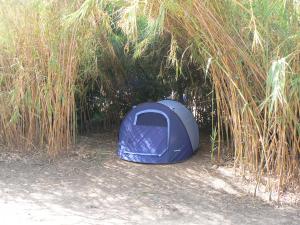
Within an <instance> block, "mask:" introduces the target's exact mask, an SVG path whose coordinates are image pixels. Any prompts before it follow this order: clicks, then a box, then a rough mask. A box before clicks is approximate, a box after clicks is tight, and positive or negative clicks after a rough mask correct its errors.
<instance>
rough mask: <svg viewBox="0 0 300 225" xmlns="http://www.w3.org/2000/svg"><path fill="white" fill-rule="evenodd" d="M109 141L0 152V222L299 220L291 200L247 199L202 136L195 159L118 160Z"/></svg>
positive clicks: (105, 137)
mask: <svg viewBox="0 0 300 225" xmlns="http://www.w3.org/2000/svg"><path fill="white" fill-rule="evenodd" d="M115 140H116V138H115V137H114V136H112V135H111V134H108V133H101V134H94V135H92V136H89V137H81V138H80V141H79V144H78V146H77V147H76V148H74V150H73V151H71V152H70V153H69V155H68V156H64V157H61V158H59V159H55V160H49V158H48V157H47V156H46V155H44V154H40V153H39V154H26V155H22V154H20V153H11V152H7V151H4V150H3V151H0V220H1V221H0V223H1V224H3V225H11V224H18V225H19V224H22V225H29V224H30V225H35V224H41V225H46V224H49V225H77V224H83V225H88V224H93V225H96V224H122V225H123V224H124V225H126V224H147V225H148V224H205V225H210V224H244V225H246V224H264V225H265V224H289V225H290V224H297V225H298V224H300V208H299V207H297V202H293V204H292V205H290V206H287V205H286V204H285V205H281V206H278V205H276V204H274V203H270V202H267V201H264V200H262V199H261V198H259V197H257V198H253V197H252V195H251V194H250V193H249V190H250V189H249V188H248V189H247V187H248V185H247V184H246V185H242V183H241V182H239V181H238V180H239V178H236V177H235V176H234V174H233V172H232V171H233V170H232V169H230V168H226V167H219V168H216V167H214V166H213V165H212V164H211V161H210V154H209V144H208V138H202V142H201V147H200V151H199V152H198V153H197V154H196V155H195V156H194V157H193V158H191V159H190V160H187V161H185V162H183V163H179V164H172V165H143V164H137V163H130V162H126V161H121V160H119V159H118V158H117V156H116V147H117V145H116V141H115ZM249 187H251V185H249ZM262 196H263V195H262Z"/></svg>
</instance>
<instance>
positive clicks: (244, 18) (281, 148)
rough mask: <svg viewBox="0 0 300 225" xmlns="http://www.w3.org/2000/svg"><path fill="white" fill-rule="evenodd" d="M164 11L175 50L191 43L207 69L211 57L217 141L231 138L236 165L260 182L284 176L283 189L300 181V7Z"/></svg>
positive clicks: (197, 4) (211, 6) (201, 6)
mask: <svg viewBox="0 0 300 225" xmlns="http://www.w3.org/2000/svg"><path fill="white" fill-rule="evenodd" d="M156 3H157V2H156ZM160 4H164V5H165V7H166V11H167V12H168V14H167V16H166V20H165V25H166V29H167V31H168V32H171V33H172V34H173V36H174V37H175V38H176V39H177V40H179V41H178V43H183V47H185V46H187V44H190V43H191V44H192V46H193V48H194V50H193V51H191V53H190V54H191V55H192V56H193V57H194V58H195V60H197V62H198V63H199V64H200V65H202V66H203V68H205V62H207V60H208V59H210V58H212V63H211V65H210V70H209V72H210V77H211V80H212V82H213V85H214V92H215V95H216V102H217V108H218V118H219V120H218V121H219V123H218V125H217V128H218V137H219V138H221V137H222V136H225V134H224V133H223V132H224V131H227V132H230V136H231V137H232V142H233V146H234V150H235V165H236V166H237V167H241V168H247V169H249V170H251V171H253V172H254V173H255V174H257V180H258V181H259V180H260V177H261V175H262V174H268V175H269V177H272V176H274V175H275V177H279V181H278V183H277V184H278V187H280V188H281V187H283V186H286V185H289V184H290V182H292V181H295V180H296V181H297V182H298V181H299V177H298V173H299V153H300V135H299V121H300V107H299V102H300V101H299V100H300V99H299V98H300V95H299V90H300V85H299V83H298V81H299V77H300V68H299V65H300V45H299V43H300V33H299V21H300V20H299V14H298V13H297V11H296V10H297V7H298V6H296V5H295V4H294V2H293V1H279V0H278V1H272V2H270V1H255V0H251V1H209V2H206V1H189V3H187V2H185V1H176V2H174V1H161V2H160ZM182 34H184V35H182ZM295 83H297V84H298V86H297V85H295ZM219 143H220V142H219ZM219 151H220V146H219ZM270 181H271V180H270V179H269V184H268V187H269V188H270V189H271V187H272V186H273V185H271V183H270Z"/></svg>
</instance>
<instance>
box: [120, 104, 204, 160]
mask: <svg viewBox="0 0 300 225" xmlns="http://www.w3.org/2000/svg"><path fill="white" fill-rule="evenodd" d="M198 146H199V129H198V125H197V123H196V120H195V118H194V117H193V114H192V113H191V112H190V111H189V110H188V109H187V108H186V107H185V106H184V105H182V104H181V103H179V102H177V101H173V100H163V101H159V102H154V103H143V104H140V105H138V106H135V107H133V109H132V110H131V111H130V112H129V113H128V114H127V115H126V117H125V119H124V120H123V121H122V124H121V127H120V131H119V149H118V155H119V157H120V158H121V159H124V160H128V161H133V162H141V163H175V162H179V161H183V160H185V159H188V158H189V157H191V156H192V155H193V153H194V152H195V151H196V150H197V149H198Z"/></svg>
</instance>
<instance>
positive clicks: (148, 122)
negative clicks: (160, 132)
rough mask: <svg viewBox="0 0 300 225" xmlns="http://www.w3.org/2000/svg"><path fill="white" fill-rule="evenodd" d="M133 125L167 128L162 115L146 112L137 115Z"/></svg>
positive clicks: (165, 120)
mask: <svg viewBox="0 0 300 225" xmlns="http://www.w3.org/2000/svg"><path fill="white" fill-rule="evenodd" d="M135 125H138V126H157V127H167V126H168V122H167V119H166V118H165V117H164V115H162V114H160V113H154V112H147V113H142V114H140V115H138V117H137V120H136V124H135Z"/></svg>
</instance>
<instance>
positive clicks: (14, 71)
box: [0, 0, 111, 155]
mask: <svg viewBox="0 0 300 225" xmlns="http://www.w3.org/2000/svg"><path fill="white" fill-rule="evenodd" d="M0 4H1V5H0V8H1V12H0V13H1V14H0V18H1V22H0V27H1V35H0V36H1V41H0V45H1V48H0V76H1V79H0V80H1V82H0V105H1V107H0V138H1V142H4V144H6V145H13V146H15V145H19V146H22V147H24V148H25V149H26V148H37V147H38V148H40V147H46V148H47V149H48V151H49V153H50V154H51V155H55V154H57V153H58V152H59V151H62V150H64V149H67V148H68V147H69V146H70V144H72V143H74V139H75V137H76V108H75V95H76V93H78V94H79V95H81V94H83V88H81V87H82V85H79V84H78V82H81V84H84V83H85V81H86V80H88V79H89V80H91V79H93V77H92V75H93V74H94V73H95V71H96V66H95V65H96V63H97V60H96V58H95V51H96V49H97V48H98V46H100V44H102V45H103V46H104V47H106V49H108V48H109V46H107V45H106V42H107V41H106V40H105V36H104V35H105V32H106V30H105V29H103V32H101V33H99V36H97V37H96V36H95V34H96V29H95V27H96V26H98V25H99V26H102V24H103V23H100V22H98V21H97V20H100V18H104V19H105V15H103V14H101V11H100V9H98V14H93V17H90V18H86V20H85V21H84V22H82V21H80V23H78V24H74V25H72V26H71V25H69V24H68V18H66V15H69V14H70V13H71V12H72V11H75V10H76V9H78V8H79V7H80V6H81V4H80V2H79V4H78V5H75V4H70V2H68V1H51V2H48V1H37V0H36V1H25V2H19V1H16V2H11V1H4V2H2V3H0ZM87 10H88V9H87ZM102 16H103V17H102ZM103 21H104V20H102V21H101V22H103ZM97 31H98V30H97ZM104 31H105V32H104ZM96 38H99V41H101V38H102V39H104V40H103V41H102V42H101V43H100V44H98V43H96V41H95V39H96ZM104 47H103V48H104ZM108 50H109V49H108ZM109 53H111V52H109V51H108V53H107V55H109ZM83 63H84V64H83ZM91 70H92V71H91Z"/></svg>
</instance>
